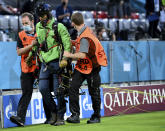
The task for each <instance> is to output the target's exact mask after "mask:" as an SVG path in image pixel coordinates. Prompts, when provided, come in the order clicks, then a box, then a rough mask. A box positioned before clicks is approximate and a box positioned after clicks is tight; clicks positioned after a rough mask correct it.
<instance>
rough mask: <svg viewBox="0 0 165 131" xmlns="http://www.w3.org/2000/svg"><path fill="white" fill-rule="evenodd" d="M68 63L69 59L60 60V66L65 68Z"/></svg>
mask: <svg viewBox="0 0 165 131" xmlns="http://www.w3.org/2000/svg"><path fill="white" fill-rule="evenodd" d="M67 64H68V62H67V60H65V59H62V60H61V61H60V64H59V66H60V68H64V67H66V66H67Z"/></svg>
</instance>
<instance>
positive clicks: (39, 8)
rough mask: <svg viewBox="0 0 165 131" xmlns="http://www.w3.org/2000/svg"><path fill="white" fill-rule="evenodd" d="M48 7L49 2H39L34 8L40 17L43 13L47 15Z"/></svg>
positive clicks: (48, 12)
mask: <svg viewBox="0 0 165 131" xmlns="http://www.w3.org/2000/svg"><path fill="white" fill-rule="evenodd" d="M50 7H51V6H50V5H49V4H45V3H40V4H39V5H38V6H37V8H36V14H37V15H38V16H39V17H42V16H43V15H45V14H47V15H49V14H50V11H51V9H50Z"/></svg>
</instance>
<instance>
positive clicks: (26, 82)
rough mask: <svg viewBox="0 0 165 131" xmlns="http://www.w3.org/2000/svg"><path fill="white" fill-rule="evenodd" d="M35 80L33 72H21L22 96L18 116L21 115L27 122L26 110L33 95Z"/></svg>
mask: <svg viewBox="0 0 165 131" xmlns="http://www.w3.org/2000/svg"><path fill="white" fill-rule="evenodd" d="M34 80H35V78H34V75H33V73H23V72H22V73H21V89H22V96H21V98H20V100H19V103H18V108H17V116H19V117H21V119H22V121H23V122H25V117H26V111H27V108H28V105H29V103H30V100H31V97H32V92H33V84H34Z"/></svg>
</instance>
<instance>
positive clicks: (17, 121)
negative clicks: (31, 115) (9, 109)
mask: <svg viewBox="0 0 165 131" xmlns="http://www.w3.org/2000/svg"><path fill="white" fill-rule="evenodd" d="M10 121H11V122H13V123H15V124H17V125H18V126H24V122H23V121H22V119H21V118H20V117H19V116H11V117H10Z"/></svg>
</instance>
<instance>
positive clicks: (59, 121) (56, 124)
mask: <svg viewBox="0 0 165 131" xmlns="http://www.w3.org/2000/svg"><path fill="white" fill-rule="evenodd" d="M61 125H65V122H64V119H57V121H56V123H54V126H61Z"/></svg>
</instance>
